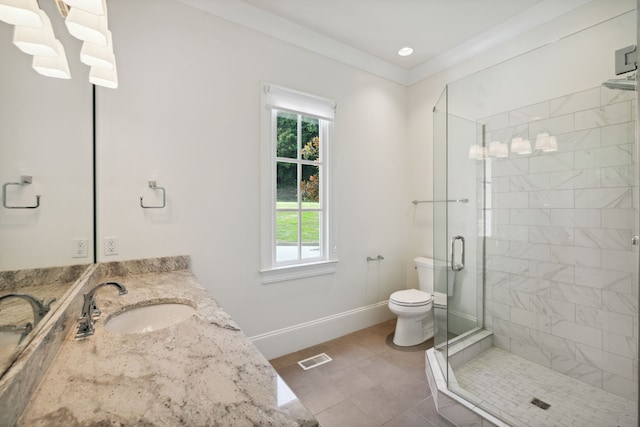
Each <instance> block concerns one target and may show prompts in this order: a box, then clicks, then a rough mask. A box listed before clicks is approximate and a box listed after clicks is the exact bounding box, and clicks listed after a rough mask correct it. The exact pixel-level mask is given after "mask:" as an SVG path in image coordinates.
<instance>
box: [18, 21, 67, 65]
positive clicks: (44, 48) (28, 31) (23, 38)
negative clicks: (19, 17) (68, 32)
mask: <svg viewBox="0 0 640 427" xmlns="http://www.w3.org/2000/svg"><path fill="white" fill-rule="evenodd" d="M40 18H41V19H42V22H43V24H44V25H43V26H42V28H33V27H23V26H21V25H16V26H15V28H14V29H13V44H14V45H16V46H17V47H18V49H20V50H21V51H23V52H24V53H26V54H28V55H34V56H48V57H51V58H56V57H57V56H58V52H57V50H56V48H57V46H56V43H55V42H56V36H55V34H53V28H52V27H51V21H50V20H49V17H48V16H47V14H46V13H44V12H43V11H40Z"/></svg>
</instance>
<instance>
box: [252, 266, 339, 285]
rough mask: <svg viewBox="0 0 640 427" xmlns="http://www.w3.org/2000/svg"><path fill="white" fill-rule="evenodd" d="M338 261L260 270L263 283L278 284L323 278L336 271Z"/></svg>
mask: <svg viewBox="0 0 640 427" xmlns="http://www.w3.org/2000/svg"><path fill="white" fill-rule="evenodd" d="M337 264H338V260H331V261H321V262H314V263H312V264H302V265H288V266H285V267H276V268H269V269H265V270H260V274H262V283H276V282H284V281H287V280H295V279H303V278H305V277H315V276H323V275H325V274H333V273H335V271H336V268H337Z"/></svg>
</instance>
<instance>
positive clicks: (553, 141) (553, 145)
mask: <svg viewBox="0 0 640 427" xmlns="http://www.w3.org/2000/svg"><path fill="white" fill-rule="evenodd" d="M542 151H544V152H545V153H551V152H553V151H558V139H557V138H556V137H555V136H550V137H549V147H548V148H543V149H542Z"/></svg>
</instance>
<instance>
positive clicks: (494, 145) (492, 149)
mask: <svg viewBox="0 0 640 427" xmlns="http://www.w3.org/2000/svg"><path fill="white" fill-rule="evenodd" d="M499 152H500V142H499V141H493V142H491V143H489V155H490V156H494V157H497V156H498V153H499Z"/></svg>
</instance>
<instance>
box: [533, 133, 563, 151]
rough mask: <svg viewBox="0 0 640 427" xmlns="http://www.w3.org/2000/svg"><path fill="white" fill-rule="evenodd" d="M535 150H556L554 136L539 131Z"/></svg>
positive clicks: (556, 141)
mask: <svg viewBox="0 0 640 427" xmlns="http://www.w3.org/2000/svg"><path fill="white" fill-rule="evenodd" d="M536 150H542V151H544V152H545V153H550V152H553V151H558V140H557V139H556V137H555V136H550V135H549V134H548V133H546V132H545V133H539V134H538V135H537V136H536Z"/></svg>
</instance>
